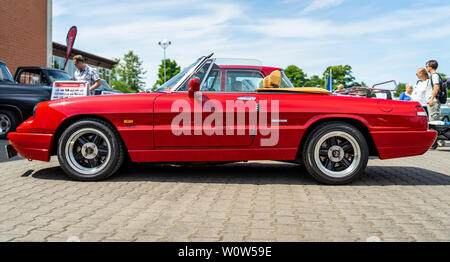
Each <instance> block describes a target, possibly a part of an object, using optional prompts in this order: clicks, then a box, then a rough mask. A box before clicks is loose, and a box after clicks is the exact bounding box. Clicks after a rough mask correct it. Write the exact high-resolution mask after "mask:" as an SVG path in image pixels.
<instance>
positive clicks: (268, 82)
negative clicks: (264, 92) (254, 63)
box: [263, 70, 281, 88]
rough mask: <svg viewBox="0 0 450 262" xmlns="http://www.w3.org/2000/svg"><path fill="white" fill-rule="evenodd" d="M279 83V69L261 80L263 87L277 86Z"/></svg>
mask: <svg viewBox="0 0 450 262" xmlns="http://www.w3.org/2000/svg"><path fill="white" fill-rule="evenodd" d="M280 85H281V72H280V70H276V71H273V72H272V73H270V75H268V76H266V77H265V78H264V80H263V87H264V88H274V87H275V88H277V87H280Z"/></svg>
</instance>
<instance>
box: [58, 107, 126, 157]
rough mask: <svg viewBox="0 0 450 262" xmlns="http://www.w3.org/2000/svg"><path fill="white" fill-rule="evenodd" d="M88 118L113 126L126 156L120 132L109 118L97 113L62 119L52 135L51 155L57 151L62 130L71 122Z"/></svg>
mask: <svg viewBox="0 0 450 262" xmlns="http://www.w3.org/2000/svg"><path fill="white" fill-rule="evenodd" d="M89 119H94V120H101V121H104V122H106V123H108V124H109V125H110V126H111V127H112V128H113V130H114V131H115V132H116V133H117V135H118V137H119V138H120V142H121V143H122V146H123V148H124V149H125V152H126V155H127V156H128V149H127V146H126V144H125V143H124V141H123V139H122V136H120V133H119V131H118V130H117V127H116V126H115V125H114V124H113V123H112V122H111V120H109V119H108V118H106V117H103V116H99V115H75V116H71V117H68V118H66V119H64V121H63V122H62V123H61V124H60V125H59V126H58V128H57V129H56V131H55V134H54V136H53V144H52V155H56V154H57V152H58V141H59V139H60V138H61V135H62V134H63V133H64V131H65V130H66V129H67V128H68V127H69V126H71V125H72V124H74V123H76V122H78V121H82V120H89Z"/></svg>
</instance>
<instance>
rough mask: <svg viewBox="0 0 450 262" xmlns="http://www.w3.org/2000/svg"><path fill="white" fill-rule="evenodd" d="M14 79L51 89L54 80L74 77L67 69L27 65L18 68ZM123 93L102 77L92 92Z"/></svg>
mask: <svg viewBox="0 0 450 262" xmlns="http://www.w3.org/2000/svg"><path fill="white" fill-rule="evenodd" d="M14 80H15V81H16V82H17V83H20V84H28V85H32V86H37V87H41V86H47V87H48V89H49V90H51V87H52V86H53V82H54V81H68V80H73V78H72V77H71V76H70V75H69V73H67V72H66V71H62V70H59V69H55V68H48V67H38V66H27V67H19V68H17V71H16V74H15V76H14ZM50 92H51V91H50ZM121 93H122V92H120V91H118V90H115V89H112V88H111V87H110V86H109V85H108V82H106V81H105V80H103V79H101V81H100V86H99V87H97V88H96V89H95V90H94V91H93V92H92V95H109V94H121ZM49 99H50V98H49Z"/></svg>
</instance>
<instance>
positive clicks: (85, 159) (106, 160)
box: [58, 119, 125, 181]
mask: <svg viewBox="0 0 450 262" xmlns="http://www.w3.org/2000/svg"><path fill="white" fill-rule="evenodd" d="M77 137H78V138H77ZM83 142H84V143H83ZM105 152H106V153H105ZM124 158H125V152H124V146H123V144H122V141H121V139H120V137H119V135H118V133H117V132H116V130H115V129H114V127H112V126H111V125H110V124H109V123H107V122H105V121H102V120H99V119H84V120H81V121H78V122H76V123H74V124H72V125H71V126H69V127H68V128H67V129H66V130H65V131H64V133H63V134H62V135H61V137H60V138H59V141H58V160H59V163H60V165H61V168H62V169H63V170H64V172H66V174H67V175H68V176H69V177H71V178H72V179H75V180H80V181H97V180H102V179H106V178H108V177H110V176H111V175H113V174H114V173H115V172H117V170H119V168H120V167H121V165H122V163H123V161H124ZM102 160H103V162H102ZM97 164H98V166H95V165H97Z"/></svg>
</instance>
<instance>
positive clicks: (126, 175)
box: [0, 147, 450, 241]
mask: <svg viewBox="0 0 450 262" xmlns="http://www.w3.org/2000/svg"><path fill="white" fill-rule="evenodd" d="M449 156H450V147H444V148H440V149H438V150H436V151H430V152H428V153H427V154H425V155H424V156H419V157H412V158H404V159H397V160H386V161H380V160H370V162H369V167H368V168H367V170H366V172H365V174H364V175H363V176H362V177H361V178H360V179H359V180H357V181H356V182H355V183H353V184H351V185H346V186H324V185H319V184H317V183H316V182H315V181H314V180H313V179H312V178H311V177H310V176H309V175H308V174H307V173H306V171H305V170H304V169H303V168H301V167H299V166H297V165H292V164H285V163H279V162H270V161H261V162H250V163H237V164H229V165H224V166H216V167H175V166H161V165H135V166H133V167H131V168H128V169H126V170H125V169H124V170H121V171H120V173H119V174H116V175H115V176H113V177H112V178H110V179H109V180H107V181H101V182H75V181H71V180H70V179H68V178H67V177H66V176H65V175H64V174H63V171H62V170H61V169H60V167H59V166H58V162H57V160H56V159H54V158H53V160H52V162H50V163H43V162H37V161H34V162H28V161H26V160H19V161H14V162H4V163H0V175H1V176H2V178H3V183H1V185H0V241H67V240H69V241H78V240H81V241H367V240H368V239H369V240H381V241H449V240H450V218H449V212H450V207H449V203H450V169H449V166H450V160H449Z"/></svg>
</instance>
